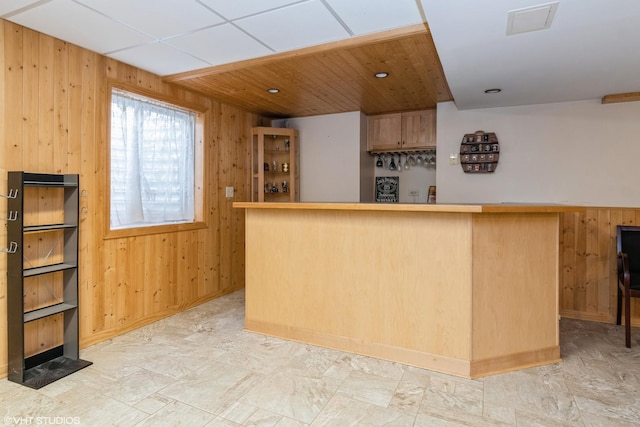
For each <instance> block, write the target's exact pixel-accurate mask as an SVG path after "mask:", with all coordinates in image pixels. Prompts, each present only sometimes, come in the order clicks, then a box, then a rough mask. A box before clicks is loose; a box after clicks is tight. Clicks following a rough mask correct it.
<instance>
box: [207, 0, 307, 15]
mask: <svg viewBox="0 0 640 427" xmlns="http://www.w3.org/2000/svg"><path fill="white" fill-rule="evenodd" d="M300 1H301V0H243V1H238V0H200V2H201V3H203V4H205V5H207V6H209V7H210V8H211V9H213V10H215V11H216V12H218V13H219V14H220V15H222V16H224V17H225V18H226V19H229V20H233V19H238V18H242V17H245V16H249V15H254V14H256V13H260V12H265V11H267V10H272V9H276V8H279V7H282V6H286V5H289V4H294V3H300ZM304 1H306V0H304Z"/></svg>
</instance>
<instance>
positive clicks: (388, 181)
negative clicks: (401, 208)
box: [376, 176, 400, 203]
mask: <svg viewBox="0 0 640 427" xmlns="http://www.w3.org/2000/svg"><path fill="white" fill-rule="evenodd" d="M399 189H400V177H398V176H377V177H376V202H378V203H398V201H399V199H398V195H399Z"/></svg>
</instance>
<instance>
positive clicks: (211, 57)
mask: <svg viewBox="0 0 640 427" xmlns="http://www.w3.org/2000/svg"><path fill="white" fill-rule="evenodd" d="M166 43H168V44H170V45H172V46H175V47H177V48H179V49H181V50H183V51H185V52H189V53H190V54H192V55H193V56H196V57H198V58H201V59H203V60H205V61H207V62H209V63H211V65H219V64H225V63H228V62H234V61H240V60H243V59H248V58H253V57H258V56H264V55H269V54H271V53H273V52H272V51H271V50H269V49H267V48H266V47H265V46H263V45H262V44H260V43H258V42H257V41H256V40H254V39H252V38H251V37H249V36H248V35H246V34H245V33H243V32H242V31H240V30H239V29H237V28H236V27H234V26H233V25H231V24H224V25H219V26H217V27H213V28H208V29H206V30H201V31H198V32H196V33H192V34H188V35H185V36H181V37H176V38H173V39H170V40H167V41H166Z"/></svg>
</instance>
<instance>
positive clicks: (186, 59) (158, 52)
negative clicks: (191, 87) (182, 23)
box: [109, 42, 210, 76]
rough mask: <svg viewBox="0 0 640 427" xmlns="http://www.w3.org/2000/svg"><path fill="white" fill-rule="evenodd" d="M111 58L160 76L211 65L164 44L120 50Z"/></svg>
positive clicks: (158, 43) (111, 55)
mask: <svg viewBox="0 0 640 427" xmlns="http://www.w3.org/2000/svg"><path fill="white" fill-rule="evenodd" d="M109 57H111V58H114V59H117V60H119V61H122V62H124V63H127V64H129V65H133V66H136V67H138V68H142V69H144V70H147V71H150V72H152V73H155V74H157V75H159V76H166V75H168V74H176V73H182V72H184V71H191V70H196V69H199V68H206V67H208V66H209V65H210V64H208V63H206V62H204V61H201V60H199V59H197V58H194V57H192V56H190V55H187V54H185V53H184V52H181V51H179V50H177V49H174V48H173V47H171V46H167V45H166V44H164V43H162V42H157V43H151V44H146V45H142V46H137V47H134V48H130V49H124V50H120V51H118V52H115V53H113V54H110V55H109Z"/></svg>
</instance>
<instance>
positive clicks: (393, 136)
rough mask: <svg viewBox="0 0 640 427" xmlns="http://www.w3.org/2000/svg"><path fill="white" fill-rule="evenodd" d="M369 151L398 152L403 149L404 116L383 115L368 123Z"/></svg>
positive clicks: (373, 117)
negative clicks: (402, 129)
mask: <svg viewBox="0 0 640 427" xmlns="http://www.w3.org/2000/svg"><path fill="white" fill-rule="evenodd" d="M367 127H368V133H369V135H368V145H369V147H368V148H369V151H379V150H397V149H399V148H400V147H401V137H402V132H401V127H402V115H401V114H400V113H396V114H381V115H379V116H370V117H369V118H368V121H367Z"/></svg>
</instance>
